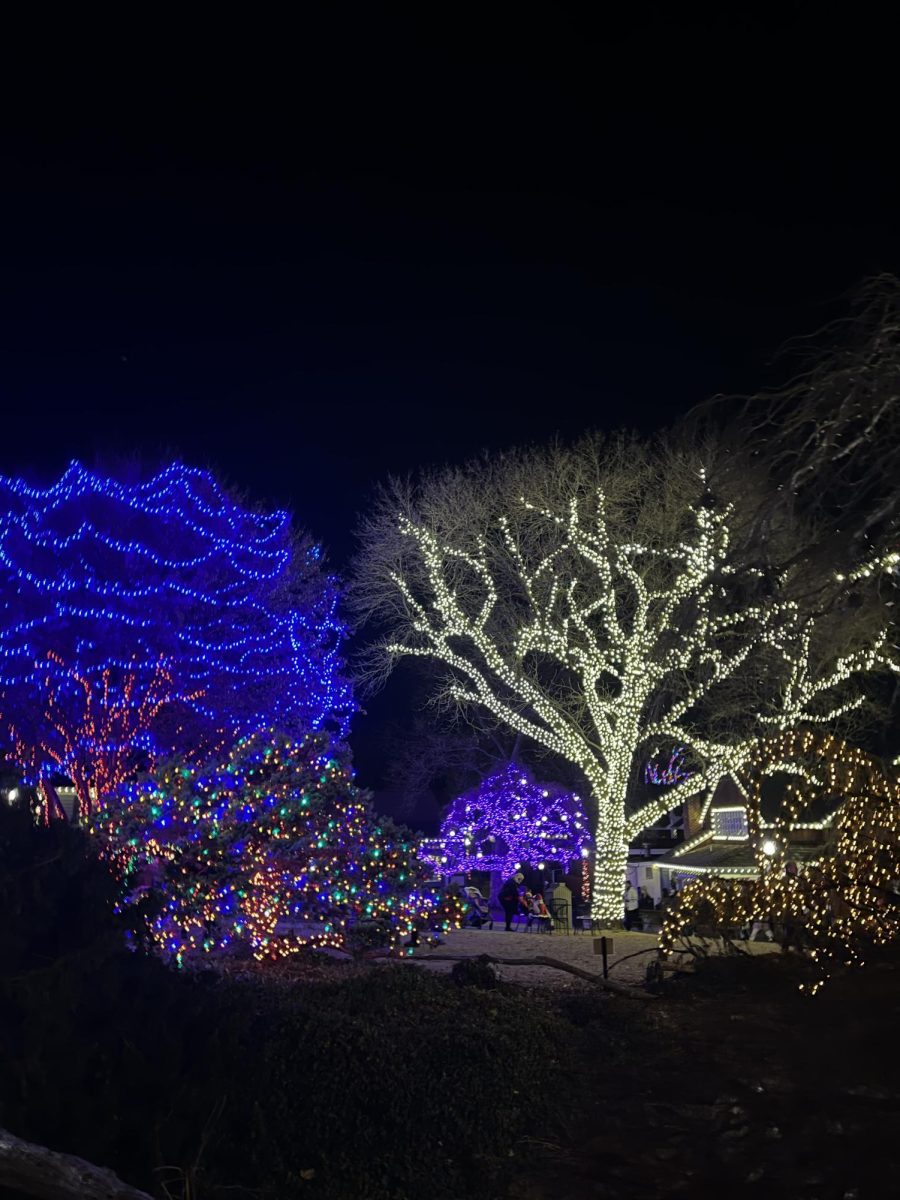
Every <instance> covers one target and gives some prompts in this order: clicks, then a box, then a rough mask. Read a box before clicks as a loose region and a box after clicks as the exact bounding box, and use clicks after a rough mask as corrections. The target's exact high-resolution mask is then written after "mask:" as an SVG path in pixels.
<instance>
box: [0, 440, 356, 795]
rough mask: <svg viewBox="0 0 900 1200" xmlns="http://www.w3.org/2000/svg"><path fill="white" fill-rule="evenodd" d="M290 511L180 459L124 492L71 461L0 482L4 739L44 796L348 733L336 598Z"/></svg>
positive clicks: (94, 791) (91, 790)
mask: <svg viewBox="0 0 900 1200" xmlns="http://www.w3.org/2000/svg"><path fill="white" fill-rule="evenodd" d="M320 560H321V554H320V551H319V549H318V547H316V546H315V545H314V544H313V543H312V542H311V541H310V540H309V539H308V538H305V537H304V536H302V535H300V534H298V533H297V531H296V530H295V529H294V527H293V525H292V522H291V518H290V516H289V514H287V513H285V512H272V513H263V512H257V511H253V510H251V509H248V508H245V507H242V506H240V505H239V504H237V503H235V501H234V500H233V499H232V498H231V497H230V496H229V495H228V493H227V492H226V491H225V490H224V489H223V488H222V487H220V485H219V484H218V483H217V482H216V480H215V479H214V478H213V477H212V476H211V475H210V474H208V473H207V472H204V471H198V470H193V469H191V468H188V467H185V466H183V465H181V464H178V463H174V464H172V465H171V466H169V467H167V468H165V470H163V471H161V472H160V473H159V474H157V475H155V476H154V477H153V478H151V479H149V480H146V481H145V482H142V483H141V482H138V483H121V482H118V481H116V480H114V479H110V478H106V477H103V476H100V475H98V474H96V473H94V472H91V471H88V470H86V469H85V468H84V467H82V466H80V465H79V464H78V463H72V464H71V465H70V466H69V468H68V469H67V470H66V472H65V473H64V474H63V476H62V478H61V479H60V480H59V482H58V483H56V484H54V485H53V486H52V487H49V488H35V487H31V486H29V485H28V484H26V483H25V482H24V481H22V480H20V479H8V478H4V477H0V583H2V588H3V596H4V603H3V607H2V610H0V738H3V739H4V740H5V742H6V745H7V749H8V751H9V753H10V757H11V758H12V759H13V760H14V761H15V762H17V764H18V765H19V767H20V769H21V770H23V772H25V773H26V775H27V777H28V781H29V782H32V783H34V784H36V785H38V786H39V787H41V788H42V789H43V790H44V794H45V798H46V799H49V798H50V795H51V792H50V789H49V788H48V786H47V785H48V781H49V777H50V776H51V775H53V774H62V775H66V776H68V777H69V778H71V779H72V781H73V782H74V783H75V784H76V787H77V790H78V796H79V805H80V808H81V811H82V813H83V812H84V811H86V810H87V809H89V808H90V807H91V806H92V804H93V802H94V800H95V798H96V796H97V795H98V794H99V793H100V792H102V791H103V790H105V788H106V787H108V786H109V784H110V781H111V783H112V784H115V783H118V782H120V781H121V778H122V777H123V775H124V776H126V777H127V775H128V774H129V773H133V772H134V771H135V770H137V769H139V768H140V767H142V766H143V767H146V766H150V765H152V762H153V760H154V758H155V757H157V756H158V755H161V754H166V755H168V754H172V753H185V752H189V753H191V754H193V755H195V756H197V755H202V754H204V753H209V752H212V751H213V750H214V749H215V748H216V747H219V746H224V745H230V744H232V743H233V742H234V741H235V740H236V739H237V738H238V737H240V736H241V735H243V734H245V733H247V732H250V731H252V730H254V729H257V728H259V727H261V726H269V725H273V724H277V725H278V726H279V727H280V728H282V729H285V730H286V731H288V732H294V731H296V732H304V731H306V730H310V729H317V728H322V727H327V726H333V727H334V728H335V729H336V731H337V732H338V733H343V732H345V730H346V725H347V721H348V719H349V716H350V713H351V712H352V709H353V701H352V694H351V690H350V686H349V684H348V682H347V680H346V678H345V677H344V675H343V667H342V661H341V657H340V648H341V642H342V639H343V636H344V633H345V628H344V626H343V624H342V623H341V621H340V619H339V617H338V616H337V611H336V610H337V601H338V589H337V585H336V582H335V580H334V579H332V578H331V577H329V576H328V575H326V574H325V572H324V570H323V568H322V564H321V561H320Z"/></svg>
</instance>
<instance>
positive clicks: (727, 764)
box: [355, 438, 898, 922]
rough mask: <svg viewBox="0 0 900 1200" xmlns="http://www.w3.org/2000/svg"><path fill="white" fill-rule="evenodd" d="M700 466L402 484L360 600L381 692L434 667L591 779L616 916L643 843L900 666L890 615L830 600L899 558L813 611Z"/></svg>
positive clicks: (601, 866)
mask: <svg viewBox="0 0 900 1200" xmlns="http://www.w3.org/2000/svg"><path fill="white" fill-rule="evenodd" d="M705 462H706V456H705V455H704V454H701V453H699V452H697V453H693V452H679V451H675V450H671V449H669V448H666V447H662V446H658V447H655V448H652V449H648V448H646V447H644V446H642V445H640V444H638V443H636V442H627V441H616V442H611V443H603V442H601V441H600V440H599V439H597V438H588V439H585V440H584V441H583V442H581V443H579V444H578V445H576V446H575V447H574V448H572V449H567V448H563V447H559V446H555V447H551V448H550V449H548V450H545V451H534V452H523V453H513V454H509V455H507V456H505V457H501V458H499V459H497V460H495V461H487V462H478V463H475V464H473V465H471V466H470V467H468V468H464V469H459V470H450V471H447V472H444V473H442V474H436V475H433V476H430V477H428V478H426V479H425V480H424V481H423V482H422V483H421V484H420V485H419V486H412V485H408V484H394V485H393V486H392V487H390V488H388V489H386V490H385V491H384V493H383V494H382V497H381V502H380V504H379V505H378V506H376V508H375V509H374V510H373V511H372V513H371V514H370V516H369V518H368V520H367V524H366V526H365V527H364V529H363V552H362V555H361V558H360V561H359V563H358V572H357V583H356V588H355V599H356V604H357V606H358V608H359V610H360V612H361V613H362V615H364V616H365V617H367V618H368V619H370V620H373V621H375V622H379V623H380V624H381V626H382V628H384V629H385V634H384V636H383V638H382V640H381V641H380V642H379V643H378V644H377V645H376V646H375V647H374V649H373V656H372V660H371V667H372V677H373V679H375V680H378V679H380V678H383V677H384V675H385V674H386V672H387V671H389V670H390V669H391V667H392V665H393V664H394V663H395V662H396V661H397V660H399V659H402V658H413V659H419V660H423V661H425V662H428V663H431V664H435V665H437V666H438V668H439V669H442V672H443V680H444V684H443V690H442V692H441V693H440V695H441V698H442V699H443V700H444V701H445V702H447V703H448V704H451V705H455V706H461V707H462V708H463V709H467V708H468V709H471V710H478V711H480V712H481V713H486V714H488V715H489V716H490V717H491V718H493V719H494V720H495V721H496V722H497V723H498V724H501V725H504V726H506V727H507V728H509V729H512V730H515V731H516V732H518V733H521V734H522V735H523V736H525V737H527V738H529V739H530V740H531V742H532V743H534V744H535V745H537V746H538V747H540V748H542V749H543V750H544V751H545V752H547V753H549V754H550V755H551V756H558V757H559V758H561V759H564V760H565V761H566V762H568V763H570V764H572V765H574V766H575V767H577V768H578V769H579V770H580V771H581V772H582V774H583V775H584V777H585V778H586V779H587V781H588V783H589V785H590V789H591V800H592V803H593V806H594V816H595V822H596V824H595V835H594V842H595V855H596V860H595V872H594V892H593V901H592V913H593V916H594V918H595V919H597V920H599V921H601V922H616V921H618V920H620V919H621V917H622V888H623V883H624V873H625V865H626V862H627V854H628V845H629V843H630V842H631V841H632V840H633V839H634V838H636V837H637V836H638V835H639V834H640V832H641V831H642V830H643V829H645V828H646V827H647V826H648V825H650V824H652V823H653V822H654V821H656V820H658V819H659V818H661V817H662V816H664V815H665V814H666V813H667V812H670V811H671V810H672V809H673V808H675V807H676V806H677V805H679V804H680V803H682V802H683V801H684V800H686V799H687V798H688V797H689V796H691V795H694V794H696V793H697V792H699V791H702V790H704V789H706V788H707V787H710V786H714V785H715V783H716V781H717V780H718V779H719V778H720V777H721V776H722V775H723V774H724V773H726V772H727V771H730V770H734V769H736V768H737V767H738V766H739V764H740V763H741V761H742V760H743V758H744V757H745V756H746V755H747V754H748V753H749V752H750V750H751V748H752V746H753V745H754V744H755V742H756V740H757V739H758V737H759V736H760V735H761V734H763V733H765V732H766V731H767V729H768V728H770V727H771V726H772V725H774V726H775V727H776V728H788V727H790V726H792V725H794V724H796V723H798V722H799V721H802V720H810V721H822V722H826V721H830V720H832V719H834V718H835V717H836V716H837V715H839V714H842V713H846V712H848V711H851V710H852V709H853V708H855V707H856V706H858V704H859V703H860V702H861V698H862V694H861V692H860V690H859V688H858V687H856V686H855V685H856V684H857V683H858V682H859V679H860V678H861V677H862V676H864V675H865V674H866V673H867V672H871V671H875V670H879V669H887V668H890V667H892V664H891V662H890V661H889V657H888V654H887V647H886V635H885V625H884V621H883V620H881V619H880V617H879V616H878V614H877V612H876V613H875V616H873V617H872V619H871V620H870V621H868V623H864V622H863V621H861V620H860V619H857V618H853V619H851V618H850V617H848V615H847V612H846V611H842V610H840V605H839V604H838V603H837V598H838V597H839V596H841V595H845V594H847V592H848V591H850V590H854V589H855V590H856V591H857V592H860V591H861V590H862V589H863V588H864V586H865V580H866V579H867V578H868V577H869V576H874V575H875V574H877V573H878V572H879V571H883V570H884V569H886V568H887V567H890V566H893V565H895V563H896V561H897V557H898V556H896V555H894V556H888V557H887V558H879V559H878V560H873V561H872V562H869V563H866V564H864V565H863V566H862V567H860V569H859V570H858V571H857V572H855V573H854V574H853V575H852V576H847V577H846V578H843V579H841V578H835V577H834V576H833V575H828V576H827V577H826V578H824V579H823V580H820V581H816V583H817V590H816V604H815V606H814V607H813V606H810V605H804V603H803V602H802V601H801V600H799V599H798V596H801V595H802V594H805V593H807V592H809V590H810V587H809V582H810V581H809V580H808V579H805V578H801V577H800V576H801V573H800V572H799V569H794V570H793V572H792V571H791V570H789V569H785V570H781V569H775V568H774V567H771V566H770V565H769V564H768V562H767V560H765V559H764V558H763V557H761V550H760V547H759V546H751V545H749V544H748V542H747V533H746V530H745V529H744V524H743V521H742V516H741V504H742V503H743V502H744V500H745V499H746V503H747V506H748V509H749V508H750V505H751V502H750V500H749V498H745V497H742V496H741V495H735V496H734V499H733V500H731V501H729V500H728V498H727V497H722V496H714V495H712V493H711V491H710V488H709V484H708V482H707V471H706V467H705ZM735 530H739V531H740V537H738V538H736V537H735ZM772 543H773V547H774V536H773V538H772ZM777 548H778V549H779V550H780V549H782V548H781V547H780V546H779V547H777ZM867 616H868V610H867ZM675 748H684V752H685V753H686V754H687V756H688V758H689V760H690V762H689V766H690V770H689V771H688V772H687V773H686V774H685V775H684V777H683V778H682V779H681V781H680V782H679V783H678V784H677V785H676V786H674V787H670V788H665V789H661V790H658V791H657V793H656V794H655V795H652V796H650V798H649V799H648V798H646V796H645V797H644V799H643V800H642V801H641V802H639V803H637V804H634V803H632V802H631V796H632V791H633V789H632V783H633V781H634V780H635V779H636V777H637V775H638V773H639V771H640V768H641V767H642V766H643V764H644V763H645V762H646V760H647V758H648V756H649V755H652V754H656V753H659V752H660V751H661V750H662V751H666V750H668V751H672V750H674V749H675Z"/></svg>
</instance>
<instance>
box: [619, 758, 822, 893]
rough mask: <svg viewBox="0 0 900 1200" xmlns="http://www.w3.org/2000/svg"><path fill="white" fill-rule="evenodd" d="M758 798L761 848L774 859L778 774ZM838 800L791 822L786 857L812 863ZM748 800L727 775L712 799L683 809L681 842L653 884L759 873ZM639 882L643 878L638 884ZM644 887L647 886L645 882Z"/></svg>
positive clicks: (657, 865)
mask: <svg viewBox="0 0 900 1200" xmlns="http://www.w3.org/2000/svg"><path fill="white" fill-rule="evenodd" d="M767 784H768V787H766V788H764V789H763V796H762V806H761V807H762V812H761V816H762V822H761V836H762V838H763V842H762V847H763V850H764V851H765V850H766V848H767V842H768V843H770V844H771V847H772V849H771V853H772V854H773V855H774V854H775V853H777V852H778V851H779V850H780V849H781V848H782V847H781V846H780V845H779V839H781V838H783V837H784V833H783V832H782V831H781V830H782V826H781V825H779V826H776V818H777V816H778V813H779V810H780V809H781V804H782V795H783V783H780V782H779V780H778V777H777V776H774V777H772V778H771V779H769V780H767ZM839 803H840V797H838V796H835V797H833V798H830V799H819V800H818V801H817V803H816V808H815V810H814V811H811V810H810V809H806V810H805V811H804V812H803V814H802V816H803V819H802V820H796V821H791V822H789V824H788V826H787V834H788V841H789V849H788V851H787V853H788V857H789V858H790V860H791V861H794V862H796V863H797V864H798V865H802V864H804V863H808V864H814V863H815V862H816V861H817V860H818V858H819V857H820V856H821V853H822V850H823V848H824V847H825V844H826V843H827V841H828V839H829V837H830V834H831V825H832V822H833V820H834V817H835V814H836V812H837V809H838V806H839ZM747 804H748V802H747V796H746V795H745V793H744V791H743V790H742V788H741V786H740V784H739V783H738V782H737V780H735V779H734V778H733V777H732V776H731V775H726V776H724V777H723V778H722V779H720V780H719V783H718V786H717V787H716V789H715V791H714V792H713V794H712V795H711V796H706V797H704V796H698V797H696V798H693V799H691V800H690V801H689V802H688V803H687V804H686V805H685V807H684V841H683V842H682V843H681V844H680V845H678V846H677V847H676V848H675V849H674V850H673V851H672V852H671V853H670V854H667V855H665V856H661V857H660V858H659V859H657V860H656V861H655V862H654V863H653V864H652V868H649V866H648V869H652V870H653V871H654V872H655V873H656V874H657V875H658V879H654V880H653V883H654V885H655V887H656V888H658V889H659V891H660V893H662V889H663V888H666V889H670V888H671V885H672V882H673V877H674V881H675V882H676V884H677V883H678V881H679V879H681V880H684V881H686V880H687V879H688V878H691V877H694V876H697V875H717V876H719V877H721V878H723V879H753V878H756V877H757V876H758V874H759V868H758V865H757V860H756V856H755V854H754V849H755V847H754V844H753V841H752V839H751V834H750V828H749V823H748V815H747ZM641 882H642V884H643V880H642V881H641ZM644 886H646V885H645V884H644Z"/></svg>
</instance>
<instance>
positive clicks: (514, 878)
mask: <svg viewBox="0 0 900 1200" xmlns="http://www.w3.org/2000/svg"><path fill="white" fill-rule="evenodd" d="M524 881H525V876H524V875H522V874H520V873H519V872H518V871H517V872H516V874H515V875H511V876H510V877H509V879H507V881H506V883H504V885H503V887H502V888H501V889H500V891H499V892H498V893H497V899H498V900H499V901H500V906H501V907H502V909H503V912H504V913H505V915H506V931H507V933H510V932H511V931H512V919H513V917H514V916H515V915H516V913H517V912H518V911H519V887H520V885H521V884H522V883H523V882H524Z"/></svg>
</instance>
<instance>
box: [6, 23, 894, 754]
mask: <svg viewBox="0 0 900 1200" xmlns="http://www.w3.org/2000/svg"><path fill="white" fill-rule="evenodd" d="M595 8H596V10H597V11H596V12H594V10H595ZM487 9H489V10H490V11H491V12H492V13H493V14H494V15H493V16H492V17H490V18H487V17H486V16H485V10H487ZM247 11H248V14H249V13H250V11H251V10H247ZM300 11H302V12H304V14H305V15H304V17H303V20H302V21H299V22H298V21H295V22H294V24H293V25H291V26H289V25H287V24H285V25H283V26H280V27H279V26H277V25H276V24H274V23H272V24H269V23H265V22H264V21H263V19H262V18H260V19H259V21H258V23H257V24H256V25H253V24H252V23H251V24H250V25H247V26H239V25H232V26H227V25H226V24H225V23H224V22H223V21H222V19H221V18H220V16H219V15H218V14H217V15H216V18H215V21H214V22H213V21H212V17H210V21H209V23H207V24H205V25H204V26H203V27H196V28H189V27H188V26H187V25H186V24H185V23H184V21H183V20H181V19H180V20H179V22H178V23H177V24H174V23H173V25H172V26H171V27H168V26H166V25H165V24H164V23H163V18H162V17H161V16H159V17H157V18H156V19H158V20H159V21H160V24H159V25H157V26H150V25H147V26H146V27H142V26H141V27H139V26H138V25H135V26H134V27H132V28H127V27H125V26H124V25H122V26H118V25H116V24H114V23H110V22H108V21H105V22H104V23H103V24H102V25H98V27H97V28H88V27H87V26H86V25H85V24H84V23H83V19H82V18H79V20H80V21H81V22H82V23H79V24H78V25H75V26H73V27H72V28H71V29H66V28H63V27H61V26H54V27H53V28H52V29H50V28H48V29H45V30H43V31H42V33H41V34H40V35H39V36H38V37H37V38H36V39H34V40H31V39H26V38H25V37H24V35H23V38H22V39H18V38H17V37H12V36H7V38H6V39H5V46H4V54H5V55H6V62H5V64H4V66H3V78H4V91H5V97H4V102H3V107H2V113H0V172H2V194H0V209H2V216H3V222H2V233H0V277H2V287H0V404H2V412H3V436H2V438H0V470H3V471H4V472H7V473H9V472H14V473H26V474H29V475H31V476H33V477H35V478H42V479H49V478H51V477H52V475H54V474H55V473H57V472H58V471H59V470H60V469H61V468H62V467H63V466H64V464H65V463H66V462H67V461H68V459H70V458H71V457H74V456H78V457H82V458H84V459H86V460H87V461H89V462H93V461H94V459H95V456H96V455H98V454H100V455H105V456H109V455H111V454H115V453H120V452H131V451H133V450H140V451H141V452H142V453H144V454H146V455H148V456H150V457H153V456H157V455H160V454H162V453H163V452H166V451H173V452H175V453H179V454H181V455H183V456H184V457H185V458H186V459H187V460H189V461H192V462H195V463H199V464H201V465H206V464H210V465H214V466H215V467H216V468H218V469H219V470H220V471H221V472H223V473H224V475H225V477H226V478H227V479H228V480H229V481H231V482H233V483H235V484H238V485H240V486H241V487H243V488H246V489H249V490H250V491H252V492H253V493H254V494H256V495H257V496H259V497H260V498H269V499H271V500H272V501H274V502H277V503H279V504H287V505H289V506H290V507H292V508H293V509H294V511H295V512H296V513H297V516H298V518H299V520H300V521H301V523H303V524H304V525H306V526H307V527H308V528H309V529H310V530H311V531H312V532H313V533H315V534H316V536H318V537H321V538H322V539H323V541H324V542H325V543H326V545H327V546H328V547H329V549H330V556H331V560H332V562H334V563H335V564H336V565H337V566H338V567H339V568H340V567H342V566H343V565H344V563H345V562H346V560H347V557H348V555H349V553H350V551H351V549H352V537H351V531H352V527H353V523H354V515H355V513H357V512H358V511H359V510H360V509H361V508H362V507H363V506H364V505H365V503H366V497H367V494H368V492H369V490H370V488H371V486H372V485H373V483H374V482H375V481H377V480H378V479H379V478H381V477H383V476H384V475H385V474H386V473H388V472H392V471H393V472H397V471H399V472H406V471H409V470H413V469H415V468H416V467H418V466H419V465H421V464H425V463H429V462H443V461H447V460H451V459H458V458H463V457H466V456H468V455H470V454H472V453H473V452H475V451H477V450H479V449H480V448H482V447H500V446H505V445H507V444H510V443H512V442H516V441H523V440H536V439H543V438H546V437H548V436H550V435H552V434H553V433H556V432H560V433H562V434H564V435H571V434H575V433H577V432H579V431H581V430H583V429H585V428H586V427H591V426H600V427H615V426H619V425H622V424H629V425H636V426H638V427H639V428H642V429H652V428H654V427H656V426H658V425H660V424H665V423H667V422H668V421H670V420H671V419H672V418H674V417H676V416H677V415H678V414H679V413H680V412H682V411H684V410H685V409H686V408H688V407H690V406H691V405H692V404H694V403H696V402H698V401H700V400H702V399H704V398H705V397H707V396H708V395H710V394H711V393H714V392H717V391H724V392H732V391H740V390H749V389H755V388H757V387H758V386H760V385H762V384H764V383H766V382H770V381H773V380H777V379H778V378H779V377H781V376H780V374H779V372H781V373H782V375H783V371H784V368H783V367H782V366H779V365H778V364H777V363H776V364H775V365H774V366H773V365H772V358H773V355H774V354H775V352H776V351H777V350H778V348H779V347H780V346H781V344H782V343H783V342H784V341H785V340H786V339H787V338H789V337H791V336H792V335H794V334H799V333H804V332H808V331H810V330H812V329H814V328H816V327H818V326H819V325H821V324H822V323H823V322H824V321H825V320H827V319H829V318H831V317H833V316H835V315H838V314H840V313H842V312H844V311H845V297H846V293H847V291H848V289H850V288H852V287H853V286H854V285H855V284H856V283H858V282H859V280H860V279H861V278H862V277H864V276H866V275H867V274H871V273H875V272H879V271H884V270H893V271H900V222H898V216H897V214H898V203H897V202H898V199H900V196H898V188H897V181H896V178H895V168H894V162H893V160H894V159H895V158H896V130H895V112H896V99H895V95H894V87H893V78H894V68H893V64H892V62H891V60H890V57H889V56H890V54H891V48H892V46H893V42H892V40H891V38H890V37H889V35H888V31H887V28H886V27H883V28H879V27H878V25H877V24H872V23H867V24H865V25H864V24H863V18H862V16H859V17H858V18H857V17H855V16H849V17H848V10H846V9H844V8H843V6H842V9H841V12H840V16H841V18H842V19H841V21H840V22H839V21H838V19H837V16H836V17H835V18H834V19H832V18H831V17H829V16H828V15H827V14H826V15H823V13H822V11H821V9H820V7H817V6H814V5H812V4H809V5H806V4H793V5H792V4H784V5H781V6H779V7H778V8H777V9H773V13H776V14H777V16H773V17H772V19H771V22H770V23H768V24H767V23H765V20H764V17H752V18H751V17H749V16H748V17H734V16H727V17H720V18H717V19H716V20H715V21H710V20H701V19H699V18H696V17H692V16H685V15H684V14H683V13H680V12H676V11H675V6H669V8H667V9H666V10H665V13H662V12H661V11H660V10H658V9H656V8H655V7H653V6H648V5H643V6H637V5H635V6H629V12H628V13H627V14H622V13H618V12H617V10H611V12H613V13H615V15H611V12H607V11H605V9H604V6H599V5H598V6H588V5H584V6H578V7H575V6H573V7H571V8H567V7H566V6H563V5H547V6H542V7H541V8H537V7H535V8H533V9H532V8H530V7H528V6H522V7H521V8H520V7H519V6H512V5H509V6H507V5H498V6H496V7H491V6H478V7H475V6H473V7H472V8H471V9H467V8H466V7H465V6H440V7H437V6H417V7H412V6H409V7H406V6H402V5H401V6H387V5H384V6H382V5H374V6H359V7H358V9H357V8H356V7H354V6H342V7H340V8H338V7H337V6H335V7H334V8H331V7H326V6H323V7H322V8H321V9H320V8H318V7H313V6H307V7H304V8H303V9H301V10H300ZM854 11H855V10H854ZM589 13H593V15H592V16H590V17H589V16H588V15H587V14H589ZM328 14H331V15H328ZM665 14H668V15H665ZM247 19H248V20H249V16H248V18H247ZM48 20H49V18H48ZM854 20H856V21H857V22H858V23H857V24H855V25H854V24H852V22H853V21H854ZM885 20H886V18H885ZM848 21H850V22H851V24H850V25H848V24H847V22H848ZM378 711H379V710H378V706H377V705H376V706H375V707H374V709H373V714H374V715H373V717H372V718H371V719H370V720H371V721H372V722H374V724H372V725H371V726H370V730H369V733H368V735H366V732H365V730H364V729H363V728H361V729H360V735H361V736H360V741H361V744H365V742H366V740H367V737H368V741H370V742H371V740H372V737H373V732H372V731H373V730H375V729H377V722H378V720H379V719H380V718H379V716H378ZM363 758H365V752H363Z"/></svg>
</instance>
